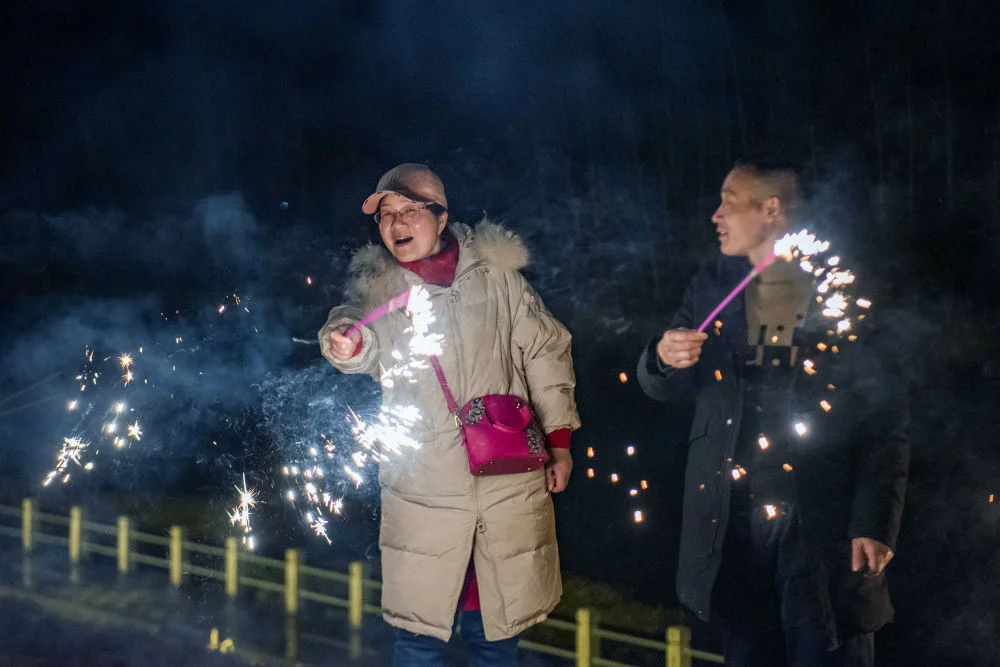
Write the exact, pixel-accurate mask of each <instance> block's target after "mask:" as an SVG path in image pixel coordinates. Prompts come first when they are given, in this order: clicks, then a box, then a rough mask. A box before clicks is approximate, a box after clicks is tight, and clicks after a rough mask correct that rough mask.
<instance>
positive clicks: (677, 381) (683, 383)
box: [635, 281, 699, 401]
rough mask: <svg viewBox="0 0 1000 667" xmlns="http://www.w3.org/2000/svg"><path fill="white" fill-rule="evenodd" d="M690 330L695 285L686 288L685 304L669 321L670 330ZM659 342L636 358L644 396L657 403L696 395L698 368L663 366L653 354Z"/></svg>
mask: <svg viewBox="0 0 1000 667" xmlns="http://www.w3.org/2000/svg"><path fill="white" fill-rule="evenodd" d="M682 328H683V329H693V328H694V282H693V281H692V283H691V284H690V285H688V288H687V291H686V292H685V293H684V301H683V302H682V303H681V307H680V309H679V310H678V311H677V312H676V313H675V314H674V317H673V319H671V320H670V325H669V326H668V327H667V329H666V330H667V331H669V330H670V329H682ZM659 341H660V338H659V337H657V338H654V339H652V340H651V341H650V342H649V343H647V344H646V347H645V348H643V350H642V354H640V355H639V364H638V367H637V368H636V374H635V375H636V378H638V380H639V386H640V387H642V390H643V392H645V394H646V395H647V396H649V397H650V398H652V399H654V400H657V401H674V400H677V399H680V398H685V397H688V398H689V397H691V396H694V394H695V393H696V392H697V391H698V366H699V364H695V365H694V366H692V367H691V368H684V369H677V368H673V367H671V366H665V365H664V364H663V363H662V362H661V361H660V358H659V356H658V355H657V353H656V345H657V343H659Z"/></svg>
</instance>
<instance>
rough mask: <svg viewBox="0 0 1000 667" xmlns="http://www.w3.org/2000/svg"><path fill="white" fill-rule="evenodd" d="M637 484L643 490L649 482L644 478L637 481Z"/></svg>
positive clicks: (647, 486)
mask: <svg viewBox="0 0 1000 667" xmlns="http://www.w3.org/2000/svg"><path fill="white" fill-rule="evenodd" d="M639 486H640V487H641V488H642V490H643V491H645V490H646V489H648V488H649V483H648V482H647V481H646V480H642V481H641V482H639Z"/></svg>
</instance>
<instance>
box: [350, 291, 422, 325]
mask: <svg viewBox="0 0 1000 667" xmlns="http://www.w3.org/2000/svg"><path fill="white" fill-rule="evenodd" d="M418 290H422V288H421V286H415V287H411V288H410V289H408V290H406V291H405V292H400V293H399V294H397V295H396V296H394V297H392V298H391V299H389V300H388V301H387V302H386V303H383V304H382V305H381V306H379V307H378V308H376V309H375V310H373V311H372V312H370V313H368V314H367V315H365V316H364V317H363V318H362V319H361V321H360V322H358V323H357V324H355V325H354V326H353V327H351V329H350V331H348V332H347V337H348V338H350V337H351V336H352V335H353V334H354V333H355V332H356V331H358V330H359V329H361V327H363V326H365V325H366V324H368V323H369V322H372V321H374V320H377V319H378V318H380V317H382V316H383V315H388V314H389V313H391V312H392V311H394V310H399V309H400V308H406V306H407V304H409V302H410V298H411V296H412V294H413V293H414V292H415V291H418ZM422 291H424V292H426V290H422Z"/></svg>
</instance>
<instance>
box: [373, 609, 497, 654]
mask: <svg viewBox="0 0 1000 667" xmlns="http://www.w3.org/2000/svg"><path fill="white" fill-rule="evenodd" d="M459 615H460V616H461V624H462V643H463V644H465V652H466V653H467V654H468V656H469V667H512V666H513V665H516V664H517V637H511V638H510V639H501V640H500V641H495V642H491V641H487V640H486V634H485V633H484V631H483V615H482V613H481V612H478V611H463V612H460V613H459ZM447 646H448V642H443V641H441V640H440V639H436V638H434V637H428V636H427V635H416V634H413V633H412V632H407V631H406V630H397V631H396V646H395V649H394V650H393V655H392V666H393V667H441V666H443V665H444V664H445V649H446V648H447Z"/></svg>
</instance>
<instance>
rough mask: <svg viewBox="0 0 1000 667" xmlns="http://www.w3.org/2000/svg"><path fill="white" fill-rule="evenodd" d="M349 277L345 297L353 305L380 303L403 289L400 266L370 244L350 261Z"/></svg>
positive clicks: (380, 249) (356, 253)
mask: <svg viewBox="0 0 1000 667" xmlns="http://www.w3.org/2000/svg"><path fill="white" fill-rule="evenodd" d="M348 274H349V275H350V278H349V280H348V282H347V287H346V289H345V290H344V291H345V296H346V297H347V299H348V301H353V302H355V303H360V304H363V305H369V304H377V303H383V302H385V301H388V300H389V299H391V298H392V297H393V296H395V295H396V294H398V293H399V292H400V291H402V290H404V289H406V285H405V281H404V280H403V278H402V275H401V271H400V269H399V265H398V264H397V263H396V261H395V260H394V259H393V258H392V255H390V254H389V251H388V250H386V249H385V248H383V247H382V246H380V245H374V244H371V243H369V244H368V245H366V246H363V247H361V248H359V249H358V250H357V251H356V252H355V253H354V256H353V257H352V258H351V264H350V266H349V267H348ZM394 290H395V291H394Z"/></svg>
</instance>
